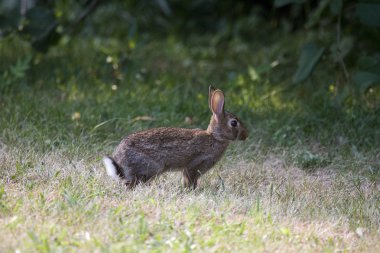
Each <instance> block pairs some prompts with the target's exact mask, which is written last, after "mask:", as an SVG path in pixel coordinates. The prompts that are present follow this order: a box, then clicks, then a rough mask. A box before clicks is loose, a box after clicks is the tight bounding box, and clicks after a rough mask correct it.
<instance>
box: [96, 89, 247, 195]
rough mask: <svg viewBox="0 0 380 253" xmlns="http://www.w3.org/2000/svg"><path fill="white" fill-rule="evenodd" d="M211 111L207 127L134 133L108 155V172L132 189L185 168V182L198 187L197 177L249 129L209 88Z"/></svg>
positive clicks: (220, 92) (218, 95) (219, 95)
mask: <svg viewBox="0 0 380 253" xmlns="http://www.w3.org/2000/svg"><path fill="white" fill-rule="evenodd" d="M208 101H209V107H210V110H211V112H212V116H211V120H210V123H209V125H208V127H207V130H202V129H186V128H170V127H161V128H154V129H149V130H145V131H141V132H136V133H133V134H131V135H129V136H127V137H125V138H124V139H123V140H122V141H121V142H120V144H119V145H118V146H117V147H116V149H115V151H114V153H113V155H112V157H110V156H105V157H104V158H103V163H104V165H105V167H106V169H107V174H108V175H109V176H111V177H112V178H114V179H121V180H123V181H124V182H125V184H126V186H127V187H129V188H133V187H134V186H135V185H136V184H137V183H140V182H141V183H144V182H147V181H149V180H150V179H151V178H153V177H155V176H157V175H159V174H161V173H163V172H166V171H176V170H181V171H182V185H183V186H184V187H187V188H190V189H195V188H196V187H197V181H198V178H199V177H200V176H201V175H203V174H204V173H205V172H207V171H208V170H209V169H210V168H212V167H213V165H214V164H215V163H216V162H218V161H219V160H220V158H221V157H222V156H223V153H224V151H225V150H226V148H227V147H228V144H229V143H230V142H231V141H235V140H245V139H246V138H247V137H248V130H247V128H246V127H245V126H244V124H243V123H242V122H241V121H240V120H239V119H238V117H236V116H235V115H234V114H232V113H230V112H227V111H225V110H224V94H223V92H222V91H221V90H218V89H215V88H214V87H212V86H210V87H209V98H208Z"/></svg>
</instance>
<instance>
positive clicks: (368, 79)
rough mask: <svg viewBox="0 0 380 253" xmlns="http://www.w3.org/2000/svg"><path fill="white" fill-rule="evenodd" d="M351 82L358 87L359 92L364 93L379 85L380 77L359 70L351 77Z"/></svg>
mask: <svg viewBox="0 0 380 253" xmlns="http://www.w3.org/2000/svg"><path fill="white" fill-rule="evenodd" d="M378 73H380V72H378ZM352 80H353V81H354V83H355V84H356V85H357V86H358V87H359V89H360V91H361V92H365V91H366V90H367V89H368V88H370V87H371V86H374V85H379V84H380V75H379V74H375V73H371V72H367V71H362V70H359V71H357V72H356V73H354V74H353V75H352Z"/></svg>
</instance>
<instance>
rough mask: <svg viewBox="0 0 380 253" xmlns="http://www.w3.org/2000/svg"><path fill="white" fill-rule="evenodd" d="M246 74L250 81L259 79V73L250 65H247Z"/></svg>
mask: <svg viewBox="0 0 380 253" xmlns="http://www.w3.org/2000/svg"><path fill="white" fill-rule="evenodd" d="M248 75H249V77H250V78H251V80H252V81H258V80H260V75H259V73H257V71H256V69H255V68H253V67H252V66H248Z"/></svg>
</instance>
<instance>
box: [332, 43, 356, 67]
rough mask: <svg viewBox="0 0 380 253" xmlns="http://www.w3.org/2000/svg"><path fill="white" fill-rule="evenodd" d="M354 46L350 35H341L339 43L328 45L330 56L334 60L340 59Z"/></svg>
mask: <svg viewBox="0 0 380 253" xmlns="http://www.w3.org/2000/svg"><path fill="white" fill-rule="evenodd" d="M353 46H354V39H353V38H352V37H343V38H342V39H341V40H340V41H339V44H338V43H337V42H335V43H334V44H332V45H331V46H330V51H331V56H332V58H333V61H334V62H339V61H341V60H342V59H343V58H344V57H346V56H347V54H348V53H349V52H351V50H352V48H353Z"/></svg>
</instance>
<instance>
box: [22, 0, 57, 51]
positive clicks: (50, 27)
mask: <svg viewBox="0 0 380 253" xmlns="http://www.w3.org/2000/svg"><path fill="white" fill-rule="evenodd" d="M26 18H27V21H28V22H27V25H26V26H25V30H24V32H25V33H27V34H29V35H30V36H31V37H32V46H33V47H34V48H35V49H36V50H39V51H42V52H46V51H47V49H48V48H49V46H51V45H54V44H56V43H57V42H58V40H59V38H60V35H59V34H58V33H57V31H56V28H57V26H58V23H57V21H56V19H55V15H54V12H53V10H51V9H49V8H46V7H43V6H36V7H33V8H31V9H30V10H28V11H27V13H26Z"/></svg>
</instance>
